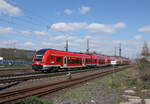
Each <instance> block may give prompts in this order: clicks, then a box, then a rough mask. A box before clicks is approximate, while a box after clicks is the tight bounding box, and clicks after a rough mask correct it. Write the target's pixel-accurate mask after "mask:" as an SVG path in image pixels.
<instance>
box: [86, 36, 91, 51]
mask: <svg viewBox="0 0 150 104" xmlns="http://www.w3.org/2000/svg"><path fill="white" fill-rule="evenodd" d="M89 50H90V48H89V39H87V49H86V52H87V53H89Z"/></svg>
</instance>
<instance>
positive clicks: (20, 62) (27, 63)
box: [0, 60, 32, 65]
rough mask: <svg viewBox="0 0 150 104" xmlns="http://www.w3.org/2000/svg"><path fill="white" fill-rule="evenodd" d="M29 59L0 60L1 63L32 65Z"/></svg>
mask: <svg viewBox="0 0 150 104" xmlns="http://www.w3.org/2000/svg"><path fill="white" fill-rule="evenodd" d="M31 64H32V62H29V61H14V60H0V65H31Z"/></svg>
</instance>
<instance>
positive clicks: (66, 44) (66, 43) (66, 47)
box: [65, 40, 68, 52]
mask: <svg viewBox="0 0 150 104" xmlns="http://www.w3.org/2000/svg"><path fill="white" fill-rule="evenodd" d="M65 48H66V52H68V40H66V46H65Z"/></svg>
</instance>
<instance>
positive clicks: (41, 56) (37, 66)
mask: <svg viewBox="0 0 150 104" xmlns="http://www.w3.org/2000/svg"><path fill="white" fill-rule="evenodd" d="M46 56H47V49H41V50H39V51H37V52H36V53H35V55H34V57H33V61H32V62H33V63H32V69H34V70H35V71H40V70H43V68H44V67H43V66H44V65H46Z"/></svg>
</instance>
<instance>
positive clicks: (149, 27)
mask: <svg viewBox="0 0 150 104" xmlns="http://www.w3.org/2000/svg"><path fill="white" fill-rule="evenodd" d="M139 32H145V33H150V26H143V27H141V28H139Z"/></svg>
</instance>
